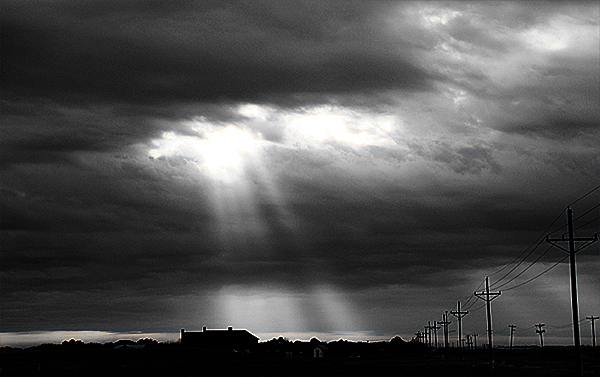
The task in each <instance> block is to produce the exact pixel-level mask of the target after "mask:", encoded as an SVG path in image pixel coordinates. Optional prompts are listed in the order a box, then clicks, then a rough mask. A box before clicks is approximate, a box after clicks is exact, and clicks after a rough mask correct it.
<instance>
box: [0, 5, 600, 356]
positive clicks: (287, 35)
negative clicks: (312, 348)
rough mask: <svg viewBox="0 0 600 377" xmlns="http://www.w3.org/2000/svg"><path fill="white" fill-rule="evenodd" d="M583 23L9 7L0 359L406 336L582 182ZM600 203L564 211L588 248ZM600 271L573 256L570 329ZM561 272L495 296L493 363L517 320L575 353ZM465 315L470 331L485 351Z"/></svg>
mask: <svg viewBox="0 0 600 377" xmlns="http://www.w3.org/2000/svg"><path fill="white" fill-rule="evenodd" d="M599 19H600V6H599V5H598V3H597V2H549V3H538V2H536V3H531V4H530V3H528V2H527V3H526V2H486V3H483V4H480V3H475V2H459V1H453V2H446V3H445V2H440V3H432V2H379V1H318V2H317V1H314V2H312V1H307V2H287V1H264V2H263V1H260V2H259V1H257V2H237V1H233V2H230V1H214V2H212V1H202V2H179V1H153V2H144V3H143V4H142V3H140V2H138V1H119V2H103V1H86V2H72V1H58V2H51V3H49V2H42V1H26V2H23V1H12V0H9V1H4V2H3V3H2V28H1V40H2V47H1V48H2V59H1V64H2V69H1V72H0V74H1V81H2V99H1V103H2V105H1V106H2V109H1V115H0V116H1V119H2V120H1V124H2V141H1V147H0V160H1V163H2V182H1V189H2V196H1V200H2V208H1V225H2V237H1V250H2V251H1V253H2V254H1V261H0V262H1V264H0V269H1V273H0V283H1V287H2V290H1V293H0V295H1V301H2V305H1V307H0V310H1V313H0V314H1V316H0V317H1V319H0V345H17V346H18V345H34V344H40V343H43V342H57V343H60V342H61V341H62V340H64V339H70V338H76V339H83V340H84V341H86V342H91V341H98V342H106V341H114V340H116V339H121V338H126V337H128V336H130V337H132V338H135V339H137V338H139V337H151V338H154V339H157V340H159V341H170V340H174V339H177V337H178V334H179V330H180V329H181V328H189V329H199V328H201V326H203V325H208V326H209V327H211V328H227V326H234V327H235V328H247V329H251V330H252V332H253V333H255V334H256V335H257V336H259V337H260V338H261V339H263V340H264V339H270V338H272V337H278V336H285V337H287V338H289V339H292V340H293V339H304V340H307V339H309V338H310V337H313V336H315V337H318V338H319V339H322V340H336V339H340V338H344V339H350V340H369V339H371V340H382V339H383V340H387V339H391V338H392V337H393V336H396V335H398V336H401V337H402V338H403V339H406V340H409V339H411V337H413V336H414V333H415V332H417V331H422V330H423V326H424V325H427V321H429V320H431V321H435V320H437V321H441V319H442V315H443V314H444V311H447V310H453V309H454V308H455V307H456V304H457V301H459V300H461V301H462V302H463V303H465V302H466V301H468V300H469V299H470V298H471V297H472V295H473V292H474V291H476V290H478V289H480V288H479V287H480V284H481V282H482V281H483V280H484V279H485V277H486V276H487V275H490V274H492V273H494V272H496V271H498V270H499V269H501V268H502V267H503V266H506V265H507V264H509V263H513V261H515V260H517V261H518V260H519V255H524V254H521V253H522V252H524V251H525V250H527V248H528V247H530V246H531V245H532V244H535V242H536V240H537V239H538V237H540V236H544V235H545V233H544V232H546V233H547V234H549V233H550V232H551V231H554V230H555V229H554V228H557V227H561V226H564V225H565V221H566V220H565V218H564V215H562V212H561V211H563V210H564V209H565V207H566V206H567V205H569V204H571V203H573V202H574V201H577V200H578V199H579V198H581V197H582V196H584V195H585V194H586V193H588V192H590V190H593V188H594V187H597V186H598V184H599V181H598V178H599V177H600V161H599V159H598V158H599V157H598V156H600V153H599V152H600V148H599V147H598V146H599V145H600V132H599V130H600V123H599V119H600V109H599V107H598V103H600V89H599V88H600V68H599V67H600V57H599V48H598V47H599V42H598V28H599V21H598V20H599ZM599 191H600V190H596V191H593V192H592V193H591V194H590V195H589V196H586V197H585V198H583V199H582V200H580V201H577V202H576V203H574V204H573V211H574V215H575V217H578V216H581V218H579V219H577V220H576V224H575V225H576V227H577V232H579V233H580V234H581V235H584V236H590V235H592V234H594V233H597V232H598V229H599V221H598V208H597V205H598V202H599V198H600V192H599ZM556 219H557V220H556ZM555 220H556V222H555V223H553V221H555ZM551 224H554V227H553V228H551V229H547V228H548V226H549V225H551ZM545 229H546V231H545ZM560 234H561V231H558V233H554V234H552V236H553V237H558V236H560ZM546 247H547V245H545V244H543V245H541V246H540V247H539V248H538V249H536V250H535V252H534V253H532V254H531V256H530V257H529V258H528V259H526V260H525V261H524V262H523V263H522V265H520V266H518V268H517V269H515V270H514V272H513V275H510V276H508V277H507V278H506V279H505V280H508V279H509V278H511V277H512V276H514V275H516V274H517V273H519V272H520V271H522V270H523V269H524V268H526V267H527V266H529V265H530V264H531V262H533V261H534V260H536V258H537V257H538V256H540V255H541V254H542V253H543V252H544V250H545V249H546ZM563 257H564V254H563V253H562V252H561V251H560V250H556V249H552V250H550V251H548V252H547V253H546V254H545V255H543V256H542V257H541V258H540V259H539V260H538V261H537V262H535V264H534V266H532V267H531V269H530V270H528V271H526V272H525V273H523V275H522V276H519V277H518V278H516V279H515V280H514V281H512V282H511V283H510V284H508V285H506V286H504V287H502V288H500V290H506V289H507V288H512V287H514V286H516V285H518V284H520V283H523V282H525V281H526V280H527V279H529V278H531V277H533V276H535V275H536V274H538V273H541V272H543V271H544V270H545V269H547V268H549V267H550V266H552V265H553V264H554V263H556V262H557V261H559V260H560V259H562V258H563ZM599 257H600V247H599V246H598V245H594V246H592V247H590V248H588V249H586V250H584V251H582V252H580V253H579V254H578V255H577V263H578V277H579V280H578V283H579V312H580V314H581V318H585V316H590V315H598V313H599V312H600V291H599V287H600V284H598V283H600V280H599V279H598V273H597V272H598V269H599V267H600V258H599ZM515 258H516V259H515ZM513 265H515V263H513ZM509 270H510V268H509V269H506V270H504V271H505V272H508V271H509ZM502 274H503V273H500V274H498V275H495V276H491V277H490V281H491V283H492V284H493V283H494V282H495V281H496V279H498V278H500V277H501V276H502ZM568 274H569V271H568V264H567V263H566V262H565V263H562V264H560V265H558V266H557V267H556V268H554V269H552V270H550V271H549V272H547V273H545V274H543V275H542V276H540V277H539V278H538V279H535V280H534V281H532V282H531V283H529V284H527V285H524V286H522V287H519V288H515V289H514V290H510V291H507V292H505V293H503V294H502V296H501V297H499V298H498V299H497V300H495V301H494V308H493V310H494V312H493V317H494V324H495V326H496V329H497V332H498V335H497V338H495V343H498V344H507V342H508V340H507V339H508V328H507V326H508V325H509V324H513V325H516V326H517V327H516V329H517V332H516V334H515V336H516V338H515V341H516V342H518V344H524V343H529V344H535V342H536V339H537V335H536V334H535V332H534V330H533V329H532V330H525V329H528V328H530V327H532V326H533V325H534V324H535V323H546V324H547V325H548V327H547V334H546V335H545V338H544V341H545V343H546V344H569V343H570V342H572V337H571V336H572V332H571V328H570V327H569V324H570V322H571V316H570V299H569V277H568V276H569V275H568ZM494 289H495V288H494ZM466 306H468V305H466ZM479 307H480V303H476V306H472V307H471V308H470V309H471V311H472V313H471V314H469V315H468V316H467V317H465V319H464V323H463V326H464V333H465V334H468V333H472V332H477V333H479V334H485V329H486V325H485V310H478V311H477V310H475V311H473V310H474V309H478V308H479ZM455 325H456V323H453V324H452V326H455ZM581 326H582V327H581V329H582V330H581V333H582V342H583V343H585V344H588V343H591V341H589V335H588V333H589V331H588V330H587V327H586V326H587V324H586V322H582V325H581ZM453 328H454V327H453ZM527 331H529V332H527Z"/></svg>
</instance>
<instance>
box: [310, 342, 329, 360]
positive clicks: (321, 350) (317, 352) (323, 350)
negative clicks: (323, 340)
mask: <svg viewBox="0 0 600 377" xmlns="http://www.w3.org/2000/svg"><path fill="white" fill-rule="evenodd" d="M328 352H329V348H327V346H326V345H324V344H319V345H318V346H316V347H315V349H314V350H313V357H316V358H321V357H325V355H326V354H327V353H328Z"/></svg>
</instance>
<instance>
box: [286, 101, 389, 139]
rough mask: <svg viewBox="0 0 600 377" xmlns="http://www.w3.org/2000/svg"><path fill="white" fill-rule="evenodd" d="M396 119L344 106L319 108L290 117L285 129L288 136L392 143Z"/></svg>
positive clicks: (290, 137)
mask: <svg viewBox="0 0 600 377" xmlns="http://www.w3.org/2000/svg"><path fill="white" fill-rule="evenodd" d="M392 130H393V119H392V118H390V117H386V116H384V115H380V116H365V115H364V114H345V113H344V111H343V110H340V111H339V113H338V112H329V111H323V110H319V109H316V110H315V111H314V112H311V113H308V114H305V115H295V116H292V117H291V120H290V123H289V127H288V128H287V129H286V132H287V134H288V139H292V140H294V139H295V140H297V141H313V142H325V141H338V142H343V143H349V144H354V145H357V146H365V145H386V144H387V145H391V144H394V142H393V139H392V138H391V135H390V133H391V131H392Z"/></svg>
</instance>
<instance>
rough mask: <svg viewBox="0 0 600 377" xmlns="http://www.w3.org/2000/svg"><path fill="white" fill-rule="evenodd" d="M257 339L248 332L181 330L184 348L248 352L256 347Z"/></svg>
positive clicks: (230, 329) (205, 329)
mask: <svg viewBox="0 0 600 377" xmlns="http://www.w3.org/2000/svg"><path fill="white" fill-rule="evenodd" d="M258 340H259V338H258V337H257V336H256V335H254V334H252V333H251V332H249V331H248V330H234V329H233V327H231V326H230V327H228V328H227V330H208V329H207V328H206V326H204V327H203V328H202V331H185V329H181V345H182V346H185V347H199V348H211V349H216V350H221V351H239V352H250V351H251V350H252V349H253V348H254V347H256V346H257V345H258Z"/></svg>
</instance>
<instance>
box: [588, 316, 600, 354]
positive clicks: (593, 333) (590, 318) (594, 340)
mask: <svg viewBox="0 0 600 377" xmlns="http://www.w3.org/2000/svg"><path fill="white" fill-rule="evenodd" d="M598 318H600V317H598V316H597V315H591V316H589V317H585V319H589V320H590V322H591V323H592V347H594V350H596V329H595V328H594V321H595V320H597V319H598Z"/></svg>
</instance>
